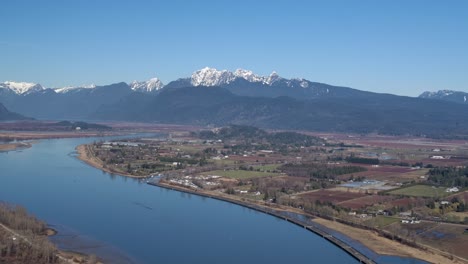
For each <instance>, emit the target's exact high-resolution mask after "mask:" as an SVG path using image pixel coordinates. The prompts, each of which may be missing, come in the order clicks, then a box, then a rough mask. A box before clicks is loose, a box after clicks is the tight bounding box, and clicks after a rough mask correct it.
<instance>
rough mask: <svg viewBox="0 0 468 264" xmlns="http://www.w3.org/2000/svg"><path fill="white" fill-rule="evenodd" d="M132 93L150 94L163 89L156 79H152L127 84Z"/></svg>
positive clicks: (159, 81)
mask: <svg viewBox="0 0 468 264" xmlns="http://www.w3.org/2000/svg"><path fill="white" fill-rule="evenodd" d="M129 86H130V88H132V90H134V91H139V92H145V93H151V92H154V91H158V90H160V89H161V88H163V87H164V84H163V83H162V82H161V80H159V79H158V78H152V79H149V80H148V81H145V82H139V81H133V82H131V83H130V84H129Z"/></svg>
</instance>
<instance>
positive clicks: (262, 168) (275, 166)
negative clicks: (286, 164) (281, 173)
mask: <svg viewBox="0 0 468 264" xmlns="http://www.w3.org/2000/svg"><path fill="white" fill-rule="evenodd" d="M279 166H280V165H279V164H267V165H259V166H253V168H254V170H260V171H274V170H276V169H278V167H279Z"/></svg>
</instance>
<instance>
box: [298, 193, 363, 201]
mask: <svg viewBox="0 0 468 264" xmlns="http://www.w3.org/2000/svg"><path fill="white" fill-rule="evenodd" d="M300 196H301V198H303V199H305V200H307V201H309V202H315V201H320V202H322V203H328V202H330V203H335V204H337V203H340V202H344V201H348V200H352V199H356V198H360V197H364V196H366V194H362V193H357V192H342V191H333V190H324V189H321V190H318V191H313V192H308V193H304V194H301V195H300Z"/></svg>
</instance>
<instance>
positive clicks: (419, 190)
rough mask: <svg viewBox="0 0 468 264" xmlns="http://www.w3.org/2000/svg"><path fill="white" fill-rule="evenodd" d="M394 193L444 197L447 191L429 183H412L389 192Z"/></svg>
mask: <svg viewBox="0 0 468 264" xmlns="http://www.w3.org/2000/svg"><path fill="white" fill-rule="evenodd" d="M389 194H394V195H406V196H415V197H432V198H436V197H444V196H447V195H448V194H449V193H447V192H445V188H443V187H433V186H429V185H414V186H410V187H406V188H400V189H396V190H393V191H391V192H389Z"/></svg>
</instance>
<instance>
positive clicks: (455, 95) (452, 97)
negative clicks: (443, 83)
mask: <svg viewBox="0 0 468 264" xmlns="http://www.w3.org/2000/svg"><path fill="white" fill-rule="evenodd" d="M467 96H468V93H466V92H461V91H452V90H439V91H436V92H424V93H422V94H421V95H419V97H420V98H425V99H437V100H444V101H451V102H457V103H467V100H466V99H467Z"/></svg>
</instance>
